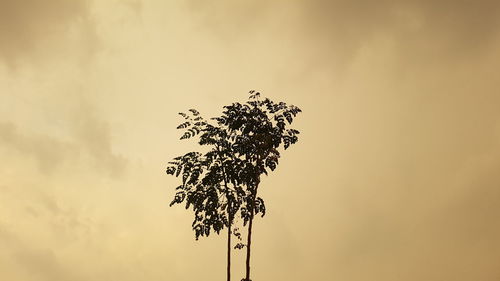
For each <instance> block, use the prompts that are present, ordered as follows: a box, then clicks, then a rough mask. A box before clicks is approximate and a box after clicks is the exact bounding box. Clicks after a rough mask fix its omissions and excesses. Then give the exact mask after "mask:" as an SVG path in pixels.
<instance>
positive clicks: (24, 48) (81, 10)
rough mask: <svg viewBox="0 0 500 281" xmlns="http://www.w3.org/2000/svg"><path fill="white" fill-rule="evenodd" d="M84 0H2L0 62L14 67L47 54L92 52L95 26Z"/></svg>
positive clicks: (87, 2)
mask: <svg viewBox="0 0 500 281" xmlns="http://www.w3.org/2000/svg"><path fill="white" fill-rule="evenodd" d="M89 5H90V2H89V1H87V0H75V1H64V0H48V1H38V0H23V1H16V0H3V1H1V2H0V41H1V42H2V44H0V59H2V60H3V61H4V62H6V63H8V64H9V65H11V66H14V65H15V64H16V63H17V62H19V61H23V62H27V61H30V60H32V59H36V58H40V57H44V56H46V55H48V56H49V57H51V58H54V57H57V56H61V55H63V56H64V55H65V54H68V53H71V52H72V51H74V50H70V49H71V48H74V47H75V46H78V48H79V50H78V51H80V52H81V54H82V55H84V56H86V55H88V54H89V53H91V52H93V49H94V48H95V43H96V34H95V32H96V31H95V27H94V26H93V23H92V20H91V13H90V7H89Z"/></svg>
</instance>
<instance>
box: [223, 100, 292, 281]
mask: <svg viewBox="0 0 500 281" xmlns="http://www.w3.org/2000/svg"><path fill="white" fill-rule="evenodd" d="M300 112H301V110H300V109H299V108H298V107H296V106H293V105H287V104H286V103H284V102H279V103H275V102H273V101H271V100H270V99H268V98H266V99H261V98H260V93H259V92H255V91H250V97H249V99H248V101H247V102H246V103H244V104H241V103H238V102H237V103H233V104H232V105H230V106H225V107H224V111H223V113H222V116H221V117H218V118H215V120H217V124H218V125H219V126H220V127H221V128H223V130H224V131H227V132H228V133H227V135H229V136H231V141H232V144H231V147H232V150H233V152H234V153H235V154H236V156H235V158H237V159H241V160H242V161H243V164H242V166H241V169H240V170H239V173H238V177H237V178H238V180H239V182H240V183H243V184H244V185H245V186H246V188H247V192H246V196H245V198H244V206H242V207H241V216H242V218H243V220H244V224H245V225H246V224H247V223H248V232H247V244H246V248H247V255H246V274H245V279H243V280H246V281H250V257H251V243H252V226H253V219H254V216H255V215H256V214H258V213H261V214H262V216H264V215H265V211H266V208H265V204H264V200H263V199H262V198H260V197H258V196H257V192H258V188H259V185H260V179H261V175H262V174H266V175H267V174H268V172H269V171H274V169H276V166H277V165H278V159H279V158H280V152H279V150H278V149H280V148H281V147H284V149H285V150H286V149H287V148H288V147H289V146H290V145H292V144H294V143H296V142H297V141H298V136H297V135H298V134H299V131H297V130H295V129H290V128H287V127H288V126H289V125H291V124H292V122H293V119H294V118H295V117H296V115H297V114H298V113H300ZM287 123H288V124H287Z"/></svg>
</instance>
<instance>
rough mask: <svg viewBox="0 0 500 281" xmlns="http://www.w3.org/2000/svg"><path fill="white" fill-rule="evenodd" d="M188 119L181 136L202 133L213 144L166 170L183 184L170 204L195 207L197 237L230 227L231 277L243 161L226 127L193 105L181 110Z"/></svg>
mask: <svg viewBox="0 0 500 281" xmlns="http://www.w3.org/2000/svg"><path fill="white" fill-rule="evenodd" d="M180 115H181V116H183V117H184V118H185V122H183V123H182V124H180V125H179V126H178V127H177V129H183V130H184V134H183V135H182V136H181V139H189V138H191V137H194V136H199V141H198V143H199V144H200V145H208V146H210V150H209V151H208V152H206V153H204V154H202V153H199V152H189V153H187V154H185V155H183V156H179V157H176V158H174V160H173V161H171V162H169V164H170V165H169V167H168V168H167V173H168V174H171V175H174V176H176V177H179V176H181V175H182V184H181V185H180V186H178V187H177V193H176V195H175V197H174V200H173V201H172V202H171V203H170V206H172V205H174V204H180V203H182V202H184V201H185V202H186V209H189V208H190V207H191V206H192V208H193V211H194V221H193V224H192V227H193V230H194V231H195V236H196V239H197V240H198V238H199V237H200V236H208V235H210V231H211V229H213V230H214V231H215V232H216V233H219V232H220V231H221V230H222V229H223V228H224V227H227V228H228V235H227V280H228V281H230V279H231V236H232V225H233V222H234V219H235V216H236V214H237V212H238V210H239V208H240V206H241V204H242V202H243V198H244V197H245V191H244V189H243V188H242V187H241V186H240V182H239V181H238V180H237V171H238V167H240V166H241V163H242V161H241V160H240V159H238V158H235V157H234V156H235V154H234V152H233V151H232V147H231V143H230V142H229V141H230V139H229V136H228V135H227V131H225V130H223V129H221V127H218V126H214V125H212V124H209V123H208V122H207V121H206V120H205V119H203V118H202V117H201V116H200V114H199V112H198V111H197V110H195V109H190V110H189V113H187V114H186V113H180Z"/></svg>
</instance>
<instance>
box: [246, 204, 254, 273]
mask: <svg viewBox="0 0 500 281" xmlns="http://www.w3.org/2000/svg"><path fill="white" fill-rule="evenodd" d="M252 223H253V208H252V210H251V211H250V222H249V224H248V235H247V260H246V276H245V281H250V250H251V246H252Z"/></svg>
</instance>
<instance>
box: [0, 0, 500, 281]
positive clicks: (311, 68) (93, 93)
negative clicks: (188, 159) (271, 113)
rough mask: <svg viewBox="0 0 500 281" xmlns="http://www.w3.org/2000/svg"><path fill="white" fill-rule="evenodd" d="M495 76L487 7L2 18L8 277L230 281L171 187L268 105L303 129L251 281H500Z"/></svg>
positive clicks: (137, 9) (66, 4) (210, 6)
mask: <svg viewBox="0 0 500 281" xmlns="http://www.w3.org/2000/svg"><path fill="white" fill-rule="evenodd" d="M499 67H500V3H499V2H498V1H493V0H491V1H488V0H481V1H465V0H456V1H449V0H441V1H434V0H422V1H417V0H408V1H384V0H382V1H368V0H360V1H352V0H335V1H326V0H307V1H305V0H304V1H298V0H295V1H294V0H275V1H263V0H251V1H250V0H236V1H235V0H232V1H229V0H228V1H202V0H185V1H159V0H158V1H146V0H144V1H139V0H128V1H126V0H123V1H118V0H102V1H101V0H88V1H85V0H71V1H70V0H44V1H40V0H0V161H1V166H0V248H1V249H2V250H1V251H0V279H1V280H9V281H45V280H46V281H101V280H110V281H113V280H121V281H145V280H148V281H156V280H157V281H160V280H161V281H166V280H168V281H170V280H172V281H184V280H185V281H191V280H224V278H225V248H224V247H225V236H223V235H221V236H217V235H213V236H212V237H210V238H208V239H205V238H204V239H201V240H200V241H195V240H194V233H193V232H192V231H191V220H192V215H191V213H190V212H187V211H185V210H184V209H183V208H182V207H181V206H176V207H175V208H169V207H168V204H169V203H170V200H171V199H172V196H173V194H174V187H175V186H176V185H177V181H176V180H175V179H174V178H172V177H170V176H167V175H166V174H165V171H164V169H165V167H166V163H167V161H169V160H170V159H171V158H173V157H175V156H177V155H179V154H182V153H184V152H187V151H189V150H190V149H193V148H194V147H195V145H194V144H193V143H190V142H186V141H182V142H181V141H179V139H178V138H179V136H180V135H179V133H180V132H178V131H176V130H175V127H176V125H177V124H178V123H179V122H180V121H181V120H180V119H179V116H178V115H177V113H178V112H180V111H185V110H187V109H189V108H193V107H194V108H197V109H198V110H200V111H201V112H202V114H203V115H204V116H206V117H211V116H215V115H217V114H218V113H219V112H220V111H221V108H222V106H224V105H226V104H229V103H231V102H233V101H244V100H245V99H246V97H247V92H248V91H249V90H252V89H255V90H259V91H261V92H262V93H263V95H265V96H267V97H270V98H271V99H274V100H277V101H286V102H288V103H291V104H295V105H297V106H299V107H301V108H302V110H303V113H302V114H301V115H299V118H297V121H296V123H294V124H295V125H296V128H297V129H299V130H300V131H301V132H302V134H301V135H300V140H299V142H298V143H297V144H296V145H295V146H293V147H291V149H289V150H287V151H286V152H285V153H283V156H282V159H281V163H280V165H279V166H278V169H277V171H276V172H274V173H273V174H271V175H270V176H269V177H267V178H265V179H264V180H263V182H262V188H261V189H260V191H261V192H262V193H261V194H262V196H263V197H264V199H265V200H266V202H267V207H268V208H267V209H268V210H267V215H266V216H265V217H264V218H262V219H260V218H258V219H257V220H256V222H255V224H254V236H253V238H254V240H253V243H252V245H253V248H252V270H253V271H252V275H253V276H252V277H253V278H252V279H254V280H257V281H265V280H290V281H302V280H323V281H334V280H339V281H340V280H342V281H358V280H359V281H362V280H363V281H366V280H380V281H401V280H405V281H422V280H425V281H442V280H454V281H470V280H481V281H494V280H495V281H496V280H500V267H499V264H498V262H499V260H500V78H499ZM234 259H235V264H234V266H233V276H234V280H240V279H241V278H242V277H243V262H244V256H243V252H235V254H234Z"/></svg>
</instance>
